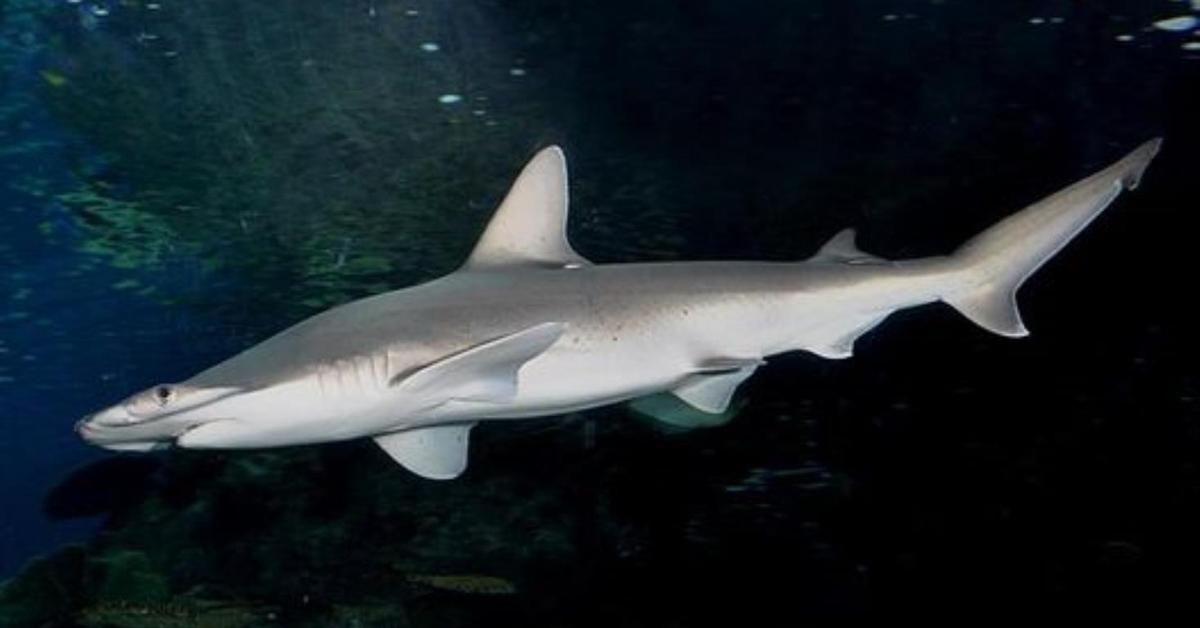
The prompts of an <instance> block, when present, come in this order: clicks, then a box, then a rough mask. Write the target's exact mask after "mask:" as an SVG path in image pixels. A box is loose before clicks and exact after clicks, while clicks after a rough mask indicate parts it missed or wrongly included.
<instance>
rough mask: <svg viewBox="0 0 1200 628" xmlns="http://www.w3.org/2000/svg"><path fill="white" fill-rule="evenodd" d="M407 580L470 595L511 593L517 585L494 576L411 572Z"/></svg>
mask: <svg viewBox="0 0 1200 628" xmlns="http://www.w3.org/2000/svg"><path fill="white" fill-rule="evenodd" d="M408 581H409V582H411V583H413V584H421V585H425V586H427V587H430V588H433V589H441V590H442V591H451V592H454V593H469V594H472V595H513V594H515V593H516V592H517V585H515V584H513V583H512V581H510V580H506V579H504V578H499V577H496V576H480V575H475V574H465V575H451V576H437V575H427V574H412V575H410V576H408Z"/></svg>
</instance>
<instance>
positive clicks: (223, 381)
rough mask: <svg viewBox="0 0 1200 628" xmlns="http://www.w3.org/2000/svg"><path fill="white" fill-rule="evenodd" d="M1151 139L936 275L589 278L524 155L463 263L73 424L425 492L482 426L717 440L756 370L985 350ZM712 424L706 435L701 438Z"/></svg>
mask: <svg viewBox="0 0 1200 628" xmlns="http://www.w3.org/2000/svg"><path fill="white" fill-rule="evenodd" d="M1161 142H1162V140H1161V138H1156V139H1153V140H1150V141H1148V142H1146V143H1144V144H1142V145H1141V146H1139V147H1138V148H1136V149H1135V150H1133V151H1132V152H1130V153H1128V154H1127V155H1125V156H1124V157H1122V158H1121V159H1119V160H1117V161H1116V162H1115V163H1112V164H1111V165H1109V166H1108V167H1106V168H1103V169H1101V170H1099V171H1097V172H1095V173H1094V174H1092V175H1091V176H1088V177H1086V178H1084V179H1082V180H1080V181H1078V182H1077V183H1075V184H1073V185H1070V186H1069V187H1066V188H1064V189H1061V190H1060V191H1058V192H1055V193H1053V194H1051V195H1049V196H1047V197H1045V198H1043V199H1042V200H1039V201H1037V202H1035V203H1033V204H1032V205H1030V206H1028V207H1026V208H1025V209H1022V210H1020V211H1018V212H1017V213H1015V214H1012V215H1010V216H1008V217H1006V218H1004V219H1002V220H1000V221H999V222H997V223H995V224H993V225H992V226H991V227H989V228H987V229H985V230H984V231H982V232H981V233H979V234H978V235H976V236H975V237H973V238H971V239H969V240H967V241H966V242H965V243H964V244H962V245H961V246H960V247H958V248H957V249H956V250H954V251H953V252H952V253H950V254H948V255H942V256H934V257H925V258H917V259H906V260H886V259H883V258H880V257H877V256H874V255H871V254H868V253H865V252H863V251H861V250H859V248H858V247H857V246H856V244H855V231H854V230H853V229H846V230H843V231H841V232H839V233H837V234H836V235H834V236H833V237H832V238H831V239H830V240H828V242H826V243H825V244H824V246H822V247H820V249H819V250H818V251H816V253H815V254H813V255H812V256H811V257H808V258H807V259H804V260H802V261H796V262H755V261H683V262H655V263H620V264H616V263H614V264H593V263H592V262H590V261H588V260H587V259H586V258H584V257H583V256H582V255H580V254H579V253H578V252H576V251H575V249H574V248H573V247H572V246H571V243H570V242H569V241H568V238H567V222H568V221H567V209H568V196H569V194H568V178H567V165H566V158H565V156H564V154H563V151H562V150H561V149H560V148H558V147H557V146H549V147H546V148H544V149H542V150H540V151H539V152H537V153H536V154H535V155H534V156H533V158H532V159H531V160H530V161H529V162H528V163H527V165H525V167H524V168H523V170H521V172H520V173H519V174H518V176H517V178H516V180H515V182H514V183H513V184H512V186H511V188H510V189H509V191H508V193H507V195H506V196H505V197H504V199H503V200H502V202H501V203H500V205H499V207H498V208H497V209H496V211H495V213H494V214H493V215H492V217H491V219H490V221H489V222H488V224H487V226H486V228H485V230H484V231H483V234H482V236H481V237H480V239H479V240H478V243H477V244H476V245H475V247H474V249H473V250H472V252H471V253H470V256H469V257H468V258H467V260H466V262H465V263H464V264H462V266H461V267H459V268H458V269H457V270H455V271H454V272H451V273H450V274H448V275H445V276H442V277H440V278H437V279H434V280H431V281H428V282H426V283H421V284H418V285H415V286H411V287H407V288H403V289H399V290H394V291H391V292H385V293H382V294H377V295H374V296H370V297H366V298H363V299H360V300H356V301H352V302H349V303H346V304H343V305H340V306H337V307H334V308H332V309H329V310H326V311H324V312H321V313H319V314H316V315H315V316H312V317H311V318H308V319H306V320H303V321H301V322H299V323H298V324H295V325H294V326H291V327H289V328H287V329H285V330H283V331H282V332H279V333H278V334H276V335H274V336H272V337H270V338H268V339H266V340H264V341H262V342H261V343H259V344H257V345H255V346H252V347H250V348H249V349H247V350H245V351H243V352H241V353H239V354H237V355H235V356H233V357H231V358H229V359H228V360H225V361H224V362H221V363H219V364H216V365H215V366H212V367H211V368H208V369H207V370H204V371H202V372H200V373H199V374H197V375H195V376H194V377H192V378H191V379H188V380H186V381H183V382H179V383H168V384H159V385H156V386H153V387H151V388H149V389H147V390H144V391H142V392H139V393H137V394H134V395H132V396H130V397H128V398H127V399H125V400H123V401H121V402H120V403H117V404H116V405H113V406H111V407H109V408H106V409H103V410H101V411H99V412H96V413H94V414H92V415H89V416H87V417H85V418H83V419H82V420H80V421H79V422H78V423H77V424H76V430H77V432H78V433H79V434H80V435H81V436H82V438H83V439H85V440H86V441H87V442H90V443H92V444H94V445H98V446H100V447H104V448H108V449H111V450H118V451H148V450H153V449H159V448H163V447H169V446H176V447H181V448H187V449H244V448H268V447H280V446H291V445H312V444H318V443H327V442H333V441H343V440H350V439H359V438H371V439H374V441H375V442H376V443H378V444H379V446H380V447H381V448H382V449H383V451H385V452H387V454H388V455H389V456H391V458H393V459H394V460H395V461H396V462H398V463H399V464H400V465H402V466H403V467H405V468H407V469H408V470H410V471H412V472H414V473H416V474H418V475H420V476H423V477H425V478H431V479H439V480H446V479H451V478H455V477H458V476H460V475H461V474H462V473H463V472H464V471H465V470H466V468H467V459H468V448H469V440H470V438H469V437H470V432H471V430H472V428H473V427H474V426H475V425H477V424H478V423H480V422H482V421H504V420H511V419H524V418H534V417H546V416H552V415H563V414H566V413H570V412H574V411H579V410H584V409H589V408H594V407H598V406H604V405H608V404H615V403H619V402H626V401H631V402H636V401H637V400H644V399H655V398H658V399H660V400H661V397H662V396H664V395H666V396H669V397H671V398H672V399H673V400H675V401H677V402H679V404H680V405H681V406H683V407H684V408H686V409H687V410H688V411H680V410H679V408H678V407H671V406H664V405H663V404H662V403H656V404H648V405H646V406H645V407H647V408H650V409H651V410H650V411H651V412H653V408H654V407H659V408H666V410H664V411H662V412H659V418H661V420H663V421H665V422H667V423H670V424H672V425H674V426H676V427H695V426H706V425H712V424H714V423H719V422H720V421H721V420H724V419H723V418H720V417H726V418H727V416H726V415H728V414H729V412H730V407H731V400H732V399H733V397H734V393H735V391H736V390H737V388H738V386H739V385H740V384H741V383H742V382H744V381H745V380H746V379H747V378H749V377H750V376H751V375H753V374H754V372H755V371H756V370H758V369H760V368H763V366H764V364H765V360H766V359H767V358H768V357H771V356H775V355H778V354H782V353H786V352H793V351H808V352H811V353H813V354H816V355H818V356H821V357H824V358H830V359H844V358H848V357H850V356H851V355H852V354H853V351H854V345H855V341H856V340H857V339H858V338H860V337H861V336H862V335H863V334H865V333H867V332H868V331H870V330H872V329H874V328H875V327H876V326H878V325H879V324H880V323H881V322H883V321H884V319H886V318H887V317H888V316H889V315H891V314H892V313H893V312H896V311H897V310H901V309H905V308H912V307H916V306H921V305H925V304H930V303H935V302H941V303H945V304H948V305H950V306H951V307H953V308H955V309H956V310H958V311H959V312H961V313H962V314H963V315H965V316H966V318H968V319H970V320H971V321H973V322H974V323H976V324H978V325H979V326H980V327H982V328H984V329H986V330H988V331H991V332H994V333H996V334H999V335H1001V336H1006V337H1022V336H1026V335H1028V333H1029V332H1028V330H1027V328H1026V326H1025V324H1024V323H1023V321H1022V318H1021V314H1020V312H1019V310H1018V308H1017V301H1016V294H1017V290H1018V289H1019V288H1020V287H1021V286H1022V284H1023V283H1024V282H1025V281H1026V279H1028V278H1029V277H1030V276H1031V275H1032V274H1033V273H1034V272H1035V271H1036V270H1038V268H1040V267H1041V266H1042V265H1043V264H1044V263H1046V262H1047V261H1048V260H1049V259H1050V258H1051V257H1053V256H1054V255H1055V254H1056V253H1058V252H1059V251H1060V250H1061V249H1062V248H1063V247H1064V246H1065V245H1066V244H1067V243H1068V242H1069V241H1070V240H1071V239H1072V238H1074V237H1075V236H1076V235H1078V234H1079V233H1080V232H1081V231H1082V230H1083V229H1084V228H1085V227H1086V226H1087V225H1088V224H1089V223H1091V222H1092V221H1093V220H1094V219H1095V218H1096V217H1097V216H1098V215H1100V213H1101V212H1103V211H1104V209H1105V208H1106V207H1108V206H1109V205H1110V204H1111V203H1112V202H1113V201H1114V200H1115V199H1116V198H1117V197H1118V196H1119V195H1120V194H1121V192H1122V191H1123V190H1130V189H1133V188H1136V187H1137V186H1138V184H1139V182H1140V181H1141V179H1142V176H1143V173H1144V172H1145V170H1146V168H1147V167H1148V166H1149V164H1150V162H1151V160H1152V159H1153V158H1154V156H1155V155H1156V154H1157V153H1158V151H1159V147H1160V145H1161ZM714 417H718V418H720V419H719V420H714Z"/></svg>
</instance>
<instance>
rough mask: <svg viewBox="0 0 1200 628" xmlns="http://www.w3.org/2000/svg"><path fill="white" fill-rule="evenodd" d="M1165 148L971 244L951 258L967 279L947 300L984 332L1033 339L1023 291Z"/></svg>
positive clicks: (1142, 153)
mask: <svg viewBox="0 0 1200 628" xmlns="http://www.w3.org/2000/svg"><path fill="white" fill-rule="evenodd" d="M1161 145H1162V138H1155V139H1153V140H1150V141H1149V142H1146V143H1145V144H1142V145H1141V146H1139V147H1138V148H1137V149H1136V150H1134V151H1133V152H1131V153H1129V154H1128V155H1126V156H1125V157H1124V158H1122V159H1121V160H1120V161H1118V162H1117V163H1115V164H1113V165H1111V166H1109V167H1108V168H1105V169H1104V170H1101V171H1100V172H1097V173H1096V174H1093V175H1092V176H1090V177H1088V178H1086V179H1084V180H1082V181H1080V182H1078V183H1076V184H1075V185H1072V186H1070V187H1068V188H1066V189H1064V190H1062V191H1060V192H1058V193H1056V194H1053V195H1051V196H1049V197H1047V198H1045V199H1042V200H1041V201H1039V202H1037V203H1035V204H1033V205H1031V206H1029V207H1027V208H1025V209H1024V210H1022V211H1020V212H1018V213H1016V214H1013V215H1012V216H1009V217H1008V218H1005V219H1004V220H1001V221H1000V222H999V223H997V224H995V225H993V226H992V227H991V228H989V229H988V230H986V231H984V232H983V233H981V234H979V235H977V236H975V237H974V238H972V239H970V240H968V241H967V243H966V244H964V245H962V246H961V247H959V249H958V250H957V251H955V252H954V254H953V256H951V258H950V259H951V263H952V264H954V265H955V266H956V267H957V269H958V270H957V271H956V272H961V273H962V274H963V279H964V280H963V281H962V282H960V283H959V287H958V288H957V289H955V290H954V291H953V292H951V293H949V294H946V295H943V297H942V300H943V301H945V302H946V303H949V304H950V305H952V306H954V308H955V309H957V310H958V311H959V312H962V313H963V315H965V316H966V317H967V318H969V319H971V320H972V321H974V322H975V323H976V324H978V325H979V326H981V327H983V328H984V329H987V330H989V331H992V332H995V333H997V334H1000V335H1002V336H1010V337H1014V338H1016V337H1021V336H1027V335H1029V331H1028V330H1027V329H1025V325H1024V323H1022V322H1021V313H1020V312H1019V311H1018V310H1017V300H1016V294H1017V289H1018V288H1020V287H1021V284H1022V283H1023V282H1024V281H1025V279H1027V278H1028V277H1029V276H1030V275H1032V274H1033V273H1034V271H1036V270H1037V269H1038V268H1039V267H1041V265H1042V264H1044V263H1045V262H1046V261H1047V260H1049V259H1050V258H1051V257H1053V256H1054V254H1055V253H1058V252H1059V251H1060V250H1061V249H1062V248H1063V247H1064V246H1066V244H1067V242H1070V241H1071V239H1072V238H1074V237H1075V236H1076V235H1077V234H1078V233H1079V232H1080V231H1083V229H1084V227H1086V226H1087V225H1088V223H1090V222H1091V221H1092V220H1093V219H1094V218H1095V217H1096V216H1098V215H1100V212H1102V211H1104V208H1106V207H1108V205H1109V204H1110V203H1112V201H1113V200H1114V199H1115V198H1117V196H1118V195H1119V194H1120V193H1121V191H1122V190H1132V189H1134V188H1136V187H1137V186H1138V183H1139V182H1140V181H1141V178H1142V173H1143V172H1145V170H1146V167H1147V166H1149V165H1150V160H1152V159H1154V156H1155V155H1156V154H1157V153H1158V149H1159V146H1161Z"/></svg>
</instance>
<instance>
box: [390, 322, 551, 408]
mask: <svg viewBox="0 0 1200 628" xmlns="http://www.w3.org/2000/svg"><path fill="white" fill-rule="evenodd" d="M565 328H566V325H564V324H563V323H542V324H540V325H535V326H533V327H530V328H528V329H525V330H522V331H519V332H516V333H514V334H509V335H507V336H503V337H500V338H497V339H495V340H490V341H488V342H485V343H482V344H478V345H475V346H474V347H471V348H469V349H466V350H464V351H460V352H458V353H455V354H453V355H450V356H449V357H446V358H442V359H441V360H438V361H437V362H434V363H433V364H430V365H428V366H426V367H424V368H422V369H420V370H418V371H417V372H415V373H412V374H406V375H403V376H400V377H397V378H396V379H393V380H392V382H391V386H393V387H394V388H395V389H396V390H398V391H401V392H403V393H404V394H406V395H419V396H421V397H422V398H424V399H425V400H426V401H427V403H429V404H431V405H437V404H440V403H445V402H447V401H450V400H460V401H495V402H502V401H508V400H510V399H512V398H513V397H515V396H516V394H517V372H518V371H519V370H520V369H521V367H522V366H524V364H525V363H526V362H528V361H529V360H532V359H533V358H535V357H537V356H538V355H539V354H541V353H542V352H543V351H545V350H546V349H548V348H550V345H552V344H554V342H555V341H556V340H558V338H559V336H561V335H562V333H563V331H564V329H565Z"/></svg>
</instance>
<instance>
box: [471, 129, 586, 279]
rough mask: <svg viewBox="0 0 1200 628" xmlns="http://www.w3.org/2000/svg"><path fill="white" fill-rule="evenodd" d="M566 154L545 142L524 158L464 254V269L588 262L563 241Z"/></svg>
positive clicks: (565, 235) (564, 265)
mask: <svg viewBox="0 0 1200 628" xmlns="http://www.w3.org/2000/svg"><path fill="white" fill-rule="evenodd" d="M567 204H568V198H567V159H566V157H565V156H564V155H563V152H562V149H560V148H559V147H557V146H550V147H547V148H544V149H542V150H541V151H539V152H538V154H537V155H534V157H533V159H531V160H529V163H528V164H526V166H525V168H524V169H523V170H521V174H520V175H518V176H517V180H516V182H515V183H513V186H512V188H511V189H510V190H509V191H508V196H506V197H504V201H503V202H502V203H500V207H499V209H497V210H496V213H495V214H494V215H493V216H492V219H491V221H490V222H488V226H487V228H486V229H485V230H484V231H483V236H482V237H480V238H479V242H478V243H477V244H476V245H475V250H474V251H472V252H471V256H470V257H469V258H468V259H467V267H469V268H486V267H492V266H503V265H509V264H534V265H541V266H557V267H573V266H578V265H584V264H589V263H590V262H588V261H587V260H586V259H584V258H583V257H582V256H580V255H579V254H578V253H576V252H575V250H574V249H572V248H571V244H570V242H568V241H567Z"/></svg>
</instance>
